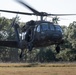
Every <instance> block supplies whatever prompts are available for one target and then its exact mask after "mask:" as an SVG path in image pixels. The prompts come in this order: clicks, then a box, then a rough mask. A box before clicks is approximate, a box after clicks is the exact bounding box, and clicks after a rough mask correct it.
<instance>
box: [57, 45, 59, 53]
mask: <svg viewBox="0 0 76 75" xmlns="http://www.w3.org/2000/svg"><path fill="white" fill-rule="evenodd" d="M56 52H57V53H59V52H60V46H58V45H57V46H56Z"/></svg>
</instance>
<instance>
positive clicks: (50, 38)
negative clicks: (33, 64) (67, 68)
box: [0, 0, 76, 58]
mask: <svg viewBox="0 0 76 75" xmlns="http://www.w3.org/2000/svg"><path fill="white" fill-rule="evenodd" d="M16 1H17V2H18V3H20V4H22V5H23V6H25V7H27V8H28V9H29V10H31V11H32V12H33V13H26V12H17V11H10V10H0V12H8V13H15V14H22V15H30V16H31V15H35V16H40V20H38V21H34V20H31V21H28V22H26V24H25V25H24V26H23V27H22V28H21V29H22V34H21V38H20V35H19V31H18V30H19V24H18V23H16V18H17V17H16V18H15V19H14V21H13V23H12V25H13V28H14V30H15V34H16V37H17V40H16V41H14V40H13V41H11V40H10V41H2V40H0V46H6V47H14V48H19V49H21V54H20V58H21V57H22V54H23V50H24V49H28V50H29V51H32V49H33V48H40V47H47V46H50V45H56V48H55V49H56V52H57V53H59V52H60V44H63V43H64V39H63V31H62V28H61V26H60V25H58V24H54V23H53V22H49V21H46V20H44V19H43V17H45V16H47V17H48V16H69V15H76V14H48V13H46V12H39V11H37V10H36V9H34V8H32V7H31V6H29V5H28V4H27V3H24V2H23V1H21V0H16Z"/></svg>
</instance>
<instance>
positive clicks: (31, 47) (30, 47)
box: [28, 43, 33, 51]
mask: <svg viewBox="0 0 76 75" xmlns="http://www.w3.org/2000/svg"><path fill="white" fill-rule="evenodd" d="M28 49H29V51H32V49H33V45H32V44H31V43H30V44H29V45H28Z"/></svg>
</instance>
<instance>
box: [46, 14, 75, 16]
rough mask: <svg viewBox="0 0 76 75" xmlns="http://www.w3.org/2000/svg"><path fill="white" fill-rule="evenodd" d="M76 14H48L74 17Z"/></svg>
mask: <svg viewBox="0 0 76 75" xmlns="http://www.w3.org/2000/svg"><path fill="white" fill-rule="evenodd" d="M74 15H76V14H47V16H74Z"/></svg>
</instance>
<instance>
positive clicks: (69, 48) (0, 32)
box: [0, 17, 76, 63]
mask: <svg viewBox="0 0 76 75" xmlns="http://www.w3.org/2000/svg"><path fill="white" fill-rule="evenodd" d="M13 19H14V18H12V19H8V18H5V17H0V40H15V39H16V37H15V32H14V29H13V27H12V26H11V23H12V21H13ZM19 24H20V27H22V25H24V23H22V22H19ZM61 27H62V29H63V38H64V44H62V45H61V51H60V53H58V54H57V53H56V51H55V45H53V46H49V47H46V48H45V47H44V48H39V49H33V50H32V51H31V52H29V51H28V50H26V49H25V50H24V55H23V58H22V59H20V58H19V54H20V49H17V48H8V47H0V62H42V63H43V62H55V61H56V62H57V61H70V62H72V61H76V21H74V22H73V23H70V24H69V26H68V27H67V26H61Z"/></svg>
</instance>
